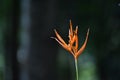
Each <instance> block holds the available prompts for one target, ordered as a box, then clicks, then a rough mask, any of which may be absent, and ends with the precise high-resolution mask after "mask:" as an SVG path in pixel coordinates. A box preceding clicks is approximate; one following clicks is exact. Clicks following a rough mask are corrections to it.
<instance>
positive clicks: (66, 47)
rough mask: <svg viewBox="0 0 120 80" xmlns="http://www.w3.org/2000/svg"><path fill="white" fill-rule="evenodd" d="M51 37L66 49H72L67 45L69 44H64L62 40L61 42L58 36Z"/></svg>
mask: <svg viewBox="0 0 120 80" xmlns="http://www.w3.org/2000/svg"><path fill="white" fill-rule="evenodd" d="M51 38H53V39H55V40H56V41H57V42H58V43H59V44H60V45H61V46H62V47H63V48H64V49H66V50H68V51H70V49H69V48H68V46H67V45H64V44H63V43H62V42H60V41H59V40H58V39H57V38H55V37H51Z"/></svg>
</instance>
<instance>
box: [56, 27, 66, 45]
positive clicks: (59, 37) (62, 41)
mask: <svg viewBox="0 0 120 80" xmlns="http://www.w3.org/2000/svg"><path fill="white" fill-rule="evenodd" d="M54 31H55V34H56V36H57V38H58V39H59V41H60V42H61V43H62V44H64V45H65V46H67V44H66V43H65V41H64V40H63V39H62V37H61V36H60V35H59V34H58V32H57V31H56V30H55V29H54Z"/></svg>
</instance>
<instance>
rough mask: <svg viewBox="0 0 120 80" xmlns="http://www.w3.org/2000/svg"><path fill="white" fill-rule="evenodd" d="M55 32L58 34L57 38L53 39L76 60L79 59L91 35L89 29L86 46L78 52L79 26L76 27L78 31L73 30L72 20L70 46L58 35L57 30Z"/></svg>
mask: <svg viewBox="0 0 120 80" xmlns="http://www.w3.org/2000/svg"><path fill="white" fill-rule="evenodd" d="M54 31H55V34H56V38H55V37H52V38H53V39H55V40H56V41H57V42H58V43H59V44H60V45H61V46H62V47H63V48H64V49H66V50H67V51H69V52H70V53H71V54H72V55H73V56H74V58H75V59H77V58H78V56H79V55H80V54H81V53H82V52H83V51H84V49H85V47H86V44H87V40H88V35H89V29H88V31H87V35H86V39H85V41H84V44H83V45H82V47H81V48H80V49H79V50H78V26H76V29H75V30H73V29H72V22H71V20H70V29H69V36H68V37H69V42H68V44H67V43H66V42H65V41H64V40H63V39H62V37H61V36H60V35H59V34H58V32H57V31H56V30H54Z"/></svg>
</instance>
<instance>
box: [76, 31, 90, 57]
mask: <svg viewBox="0 0 120 80" xmlns="http://www.w3.org/2000/svg"><path fill="white" fill-rule="evenodd" d="M88 35H89V29H88V31H87V36H86V39H85V42H84V44H83V45H82V47H81V48H80V49H79V51H78V52H77V53H76V54H75V57H76V58H77V57H78V56H79V55H80V54H81V53H82V52H83V51H84V49H85V47H86V44H87V40H88Z"/></svg>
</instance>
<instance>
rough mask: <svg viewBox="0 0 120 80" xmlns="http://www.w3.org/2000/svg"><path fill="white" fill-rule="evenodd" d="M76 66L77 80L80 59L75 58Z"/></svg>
mask: <svg viewBox="0 0 120 80" xmlns="http://www.w3.org/2000/svg"><path fill="white" fill-rule="evenodd" d="M75 68H76V80H78V60H77V59H75Z"/></svg>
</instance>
